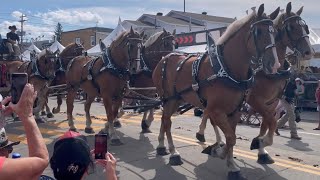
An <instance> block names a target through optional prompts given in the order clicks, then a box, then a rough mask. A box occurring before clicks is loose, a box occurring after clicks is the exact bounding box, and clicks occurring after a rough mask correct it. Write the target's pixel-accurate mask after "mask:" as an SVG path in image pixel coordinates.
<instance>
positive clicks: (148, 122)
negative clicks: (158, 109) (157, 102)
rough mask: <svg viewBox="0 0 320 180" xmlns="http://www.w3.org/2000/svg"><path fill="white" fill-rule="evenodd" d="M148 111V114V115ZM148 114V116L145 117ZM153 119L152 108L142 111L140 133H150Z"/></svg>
mask: <svg viewBox="0 0 320 180" xmlns="http://www.w3.org/2000/svg"><path fill="white" fill-rule="evenodd" d="M148 112H149V115H148ZM147 115H148V118H146V117H147ZM153 120H154V109H150V110H149V111H146V112H144V114H143V119H142V121H141V128H142V133H151V131H150V129H149V128H150V126H151V124H152V122H153Z"/></svg>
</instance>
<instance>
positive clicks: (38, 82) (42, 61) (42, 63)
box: [1, 49, 57, 123]
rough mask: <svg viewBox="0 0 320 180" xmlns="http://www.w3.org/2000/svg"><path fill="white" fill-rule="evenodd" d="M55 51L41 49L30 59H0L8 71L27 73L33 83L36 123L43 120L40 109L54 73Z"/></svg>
mask: <svg viewBox="0 0 320 180" xmlns="http://www.w3.org/2000/svg"><path fill="white" fill-rule="evenodd" d="M56 60H57V52H51V51H50V50H47V49H45V50H43V51H42V52H41V53H40V54H38V55H37V56H36V57H35V59H32V61H27V62H22V61H1V63H3V64H6V66H7V69H8V71H9V73H10V74H11V73H27V74H28V80H29V83H31V84H33V86H34V88H35V91H37V92H38V95H37V101H36V102H37V103H36V107H35V108H34V109H33V113H34V115H35V119H36V121H37V122H38V123H43V122H44V120H43V119H42V118H41V117H40V111H41V109H42V107H43V106H44V104H45V102H46V97H47V92H48V90H49V89H48V86H49V85H50V83H51V81H52V80H53V79H54V77H55V74H56V71H55V70H56Z"/></svg>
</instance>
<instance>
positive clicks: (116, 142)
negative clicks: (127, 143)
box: [111, 139, 123, 146]
mask: <svg viewBox="0 0 320 180" xmlns="http://www.w3.org/2000/svg"><path fill="white" fill-rule="evenodd" d="M122 144H123V143H122V142H121V141H120V139H111V146H120V145H122Z"/></svg>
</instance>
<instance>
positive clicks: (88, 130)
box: [84, 128, 94, 134]
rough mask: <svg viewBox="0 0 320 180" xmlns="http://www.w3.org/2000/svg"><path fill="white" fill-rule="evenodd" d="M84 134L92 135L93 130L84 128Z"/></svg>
mask: <svg viewBox="0 0 320 180" xmlns="http://www.w3.org/2000/svg"><path fill="white" fill-rule="evenodd" d="M84 132H85V133H87V134H94V130H93V129H92V128H85V129H84Z"/></svg>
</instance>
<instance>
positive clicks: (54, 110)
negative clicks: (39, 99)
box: [52, 108, 60, 114]
mask: <svg viewBox="0 0 320 180" xmlns="http://www.w3.org/2000/svg"><path fill="white" fill-rule="evenodd" d="M59 112H60V109H58V108H52V113H53V114H58V113H59Z"/></svg>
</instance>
